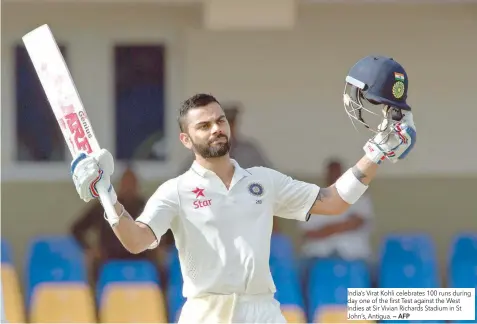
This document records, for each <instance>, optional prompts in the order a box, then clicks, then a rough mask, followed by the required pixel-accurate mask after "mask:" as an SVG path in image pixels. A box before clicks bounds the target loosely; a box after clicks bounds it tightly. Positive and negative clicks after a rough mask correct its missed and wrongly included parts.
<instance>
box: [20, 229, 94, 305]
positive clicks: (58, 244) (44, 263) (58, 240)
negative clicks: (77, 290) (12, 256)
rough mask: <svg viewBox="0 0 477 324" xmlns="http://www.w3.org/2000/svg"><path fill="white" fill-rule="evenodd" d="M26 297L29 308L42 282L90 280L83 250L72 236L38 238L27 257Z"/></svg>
mask: <svg viewBox="0 0 477 324" xmlns="http://www.w3.org/2000/svg"><path fill="white" fill-rule="evenodd" d="M26 258H27V259H26V271H25V276H26V278H25V286H26V289H25V290H26V292H25V298H26V305H27V308H28V307H29V305H30V301H31V296H32V294H33V293H34V290H35V288H36V286H37V285H38V284H41V283H43V282H57V283H65V282H70V283H71V282H77V283H87V280H88V274H87V268H86V262H85V258H84V254H83V251H82V250H81V247H80V246H79V245H78V243H77V242H76V241H75V240H74V239H73V238H72V237H70V236H44V237H36V238H34V239H33V240H32V241H31V242H30V247H29V251H28V253H27V257H26Z"/></svg>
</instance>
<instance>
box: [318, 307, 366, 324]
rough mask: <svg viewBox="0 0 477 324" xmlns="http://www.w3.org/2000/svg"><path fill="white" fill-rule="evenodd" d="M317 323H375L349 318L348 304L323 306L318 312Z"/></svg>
mask: <svg viewBox="0 0 477 324" xmlns="http://www.w3.org/2000/svg"><path fill="white" fill-rule="evenodd" d="M315 323H375V322H374V321H356V320H348V311H347V308H346V306H344V307H343V306H327V307H321V309H320V310H318V312H317V313H316V316H315Z"/></svg>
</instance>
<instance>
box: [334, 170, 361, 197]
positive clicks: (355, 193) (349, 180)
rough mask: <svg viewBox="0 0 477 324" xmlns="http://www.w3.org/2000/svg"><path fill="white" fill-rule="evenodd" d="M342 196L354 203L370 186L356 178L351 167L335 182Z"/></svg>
mask: <svg viewBox="0 0 477 324" xmlns="http://www.w3.org/2000/svg"><path fill="white" fill-rule="evenodd" d="M335 187H336V190H337V191H338V194H339V195H340V196H341V198H342V199H343V200H344V201H346V202H347V203H348V204H350V205H352V204H354V203H355V202H357V201H358V199H359V198H360V197H361V196H362V195H363V194H364V192H365V191H366V189H368V186H367V185H365V184H363V183H362V182H361V181H359V180H358V179H356V177H355V176H354V174H353V171H352V170H351V169H348V170H347V171H346V172H345V173H344V174H343V175H342V176H341V177H340V178H339V179H338V180H337V181H336V184H335Z"/></svg>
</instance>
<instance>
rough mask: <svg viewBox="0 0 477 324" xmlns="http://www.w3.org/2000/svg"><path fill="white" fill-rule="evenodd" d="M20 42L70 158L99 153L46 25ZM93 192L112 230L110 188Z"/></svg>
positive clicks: (99, 186)
mask: <svg viewBox="0 0 477 324" xmlns="http://www.w3.org/2000/svg"><path fill="white" fill-rule="evenodd" d="M22 40H23V43H24V44H25V47H26V50H27V52H28V55H29V56H30V59H31V61H32V63H33V66H34V68H35V71H36V73H37V75H38V78H39V79H40V82H41V85H42V87H43V90H44V91H45V94H46V97H47V98H48V102H49V103H50V106H51V109H52V110H53V113H54V115H55V117H56V120H57V121H58V125H59V127H60V128H61V131H62V133H63V136H64V138H65V141H66V144H67V145H68V148H69V150H70V152H71V155H72V156H73V157H76V155H77V154H78V153H81V152H84V153H87V154H90V153H93V152H97V151H99V150H100V146H99V143H98V141H97V139H96V136H95V135H94V132H93V127H92V126H91V123H90V121H89V118H88V115H87V114H86V110H85V109H84V106H83V103H82V102H81V98H80V96H79V93H78V91H77V89H76V86H75V84H74V82H73V78H72V77H71V74H70V71H69V69H68V67H67V65H66V62H65V60H64V57H63V55H62V54H61V51H60V49H59V47H58V44H57V43H56V40H55V38H54V36H53V33H52V32H51V30H50V28H49V27H48V25H46V24H45V25H42V26H40V27H38V28H36V29H34V30H33V31H31V32H29V33H28V34H26V35H24V36H23V37H22ZM96 189H97V191H98V193H99V198H100V199H101V203H102V205H103V208H104V210H105V212H106V215H107V216H108V222H109V223H110V224H111V225H112V226H114V225H116V224H117V222H118V221H119V219H118V216H117V214H116V211H115V210H114V206H113V204H112V202H111V199H110V198H109V194H108V189H109V188H106V187H105V186H104V185H103V184H102V182H99V183H98V184H97V185H96Z"/></svg>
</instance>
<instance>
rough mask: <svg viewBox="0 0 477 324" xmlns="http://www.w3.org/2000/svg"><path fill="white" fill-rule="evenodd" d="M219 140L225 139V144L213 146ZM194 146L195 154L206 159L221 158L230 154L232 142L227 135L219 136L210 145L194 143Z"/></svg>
mask: <svg viewBox="0 0 477 324" xmlns="http://www.w3.org/2000/svg"><path fill="white" fill-rule="evenodd" d="M219 138H225V139H226V141H225V143H216V144H213V142H214V141H215V140H218V139H219ZM192 146H193V148H194V151H195V153H197V154H199V155H200V156H201V157H203V158H204V159H210V158H216V157H221V156H224V155H226V154H227V153H229V151H230V141H229V138H228V137H227V136H226V135H219V136H217V137H216V138H214V139H213V140H211V141H210V142H208V143H205V144H203V143H194V142H193V141H192Z"/></svg>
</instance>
